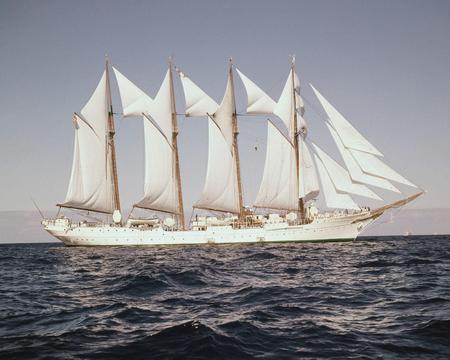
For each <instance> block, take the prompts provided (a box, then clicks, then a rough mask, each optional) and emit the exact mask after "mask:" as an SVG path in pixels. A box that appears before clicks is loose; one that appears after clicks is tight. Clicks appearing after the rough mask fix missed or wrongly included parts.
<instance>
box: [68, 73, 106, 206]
mask: <svg viewBox="0 0 450 360" xmlns="http://www.w3.org/2000/svg"><path fill="white" fill-rule="evenodd" d="M108 91H109V89H108V80H107V73H106V71H105V72H104V73H103V75H102V78H101V79H100V82H99V84H98V86H97V88H96V89H95V91H94V93H93V94H92V96H91V98H90V99H89V101H88V103H87V104H86V105H85V106H84V108H83V109H82V110H81V112H80V114H75V115H74V118H73V122H74V126H75V144H74V155H73V164H72V173H71V176H70V183H69V189H68V191H67V195H66V199H65V201H64V203H62V204H60V206H63V207H70V208H76V209H83V210H90V211H97V212H103V213H113V211H114V210H115V204H114V185H113V184H114V182H113V174H112V166H111V161H110V156H109V152H110V151H111V149H110V144H108V132H109V127H108V115H109V107H110V104H109V100H108Z"/></svg>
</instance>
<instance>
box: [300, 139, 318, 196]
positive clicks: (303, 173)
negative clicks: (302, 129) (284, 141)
mask: <svg viewBox="0 0 450 360" xmlns="http://www.w3.org/2000/svg"><path fill="white" fill-rule="evenodd" d="M297 136H298V142H299V174H298V179H299V184H298V186H299V191H298V197H299V198H302V199H303V201H304V202H305V203H306V202H307V201H309V200H312V199H314V198H316V197H317V196H318V195H319V192H320V190H319V189H320V188H319V182H318V180H317V174H316V169H315V168H314V162H313V159H312V156H311V152H310V150H309V147H308V144H307V143H306V141H305V139H304V138H303V136H301V135H297Z"/></svg>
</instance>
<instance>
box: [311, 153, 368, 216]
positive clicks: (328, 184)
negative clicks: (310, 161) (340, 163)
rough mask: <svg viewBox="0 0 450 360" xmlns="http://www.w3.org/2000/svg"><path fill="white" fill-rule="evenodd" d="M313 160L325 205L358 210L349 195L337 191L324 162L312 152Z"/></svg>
mask: <svg viewBox="0 0 450 360" xmlns="http://www.w3.org/2000/svg"><path fill="white" fill-rule="evenodd" d="M314 160H315V161H316V164H317V170H318V172H319V177H320V182H321V184H322V193H323V195H324V198H325V203H326V204H327V207H329V208H333V209H349V210H359V209H360V208H359V206H358V205H356V204H355V202H354V201H353V199H352V198H351V197H350V195H348V194H347V193H342V192H338V191H337V189H336V188H335V186H334V184H333V182H332V180H331V178H330V176H329V174H328V172H327V170H326V168H325V166H324V164H323V163H322V161H321V160H320V158H319V157H318V156H317V155H316V154H314Z"/></svg>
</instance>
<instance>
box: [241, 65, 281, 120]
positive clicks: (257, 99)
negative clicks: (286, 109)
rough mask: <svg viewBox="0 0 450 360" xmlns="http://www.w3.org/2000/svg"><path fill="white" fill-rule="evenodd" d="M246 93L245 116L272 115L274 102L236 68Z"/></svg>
mask: <svg viewBox="0 0 450 360" xmlns="http://www.w3.org/2000/svg"><path fill="white" fill-rule="evenodd" d="M236 71H237V73H238V75H239V77H240V78H241V80H242V83H243V84H244V87H245V91H246V92H247V114H251V115H257V114H272V113H273V111H274V108H275V105H276V102H275V101H274V100H273V99H272V98H271V97H270V96H269V95H267V94H266V93H265V92H264V91H263V90H261V88H260V87H259V86H258V85H256V84H255V83H254V82H253V81H252V80H250V79H249V78H248V77H247V76H245V75H244V74H243V73H242V72H241V71H239V69H237V68H236Z"/></svg>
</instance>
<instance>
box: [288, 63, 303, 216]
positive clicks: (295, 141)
mask: <svg viewBox="0 0 450 360" xmlns="http://www.w3.org/2000/svg"><path fill="white" fill-rule="evenodd" d="M291 80H292V101H293V104H294V109H293V113H294V114H293V117H292V122H293V123H292V129H293V132H292V136H293V139H292V140H293V144H294V151H295V163H296V168H297V171H296V175H297V184H298V188H300V181H302V179H301V174H300V147H299V141H298V137H299V136H302V134H303V133H302V131H301V130H300V129H299V127H298V119H297V101H296V97H297V96H296V95H297V93H296V91H297V90H296V84H295V57H294V56H293V57H292V61H291ZM298 214H299V215H300V220H301V221H302V222H303V221H304V219H305V203H304V201H303V198H302V197H299V198H298Z"/></svg>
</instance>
